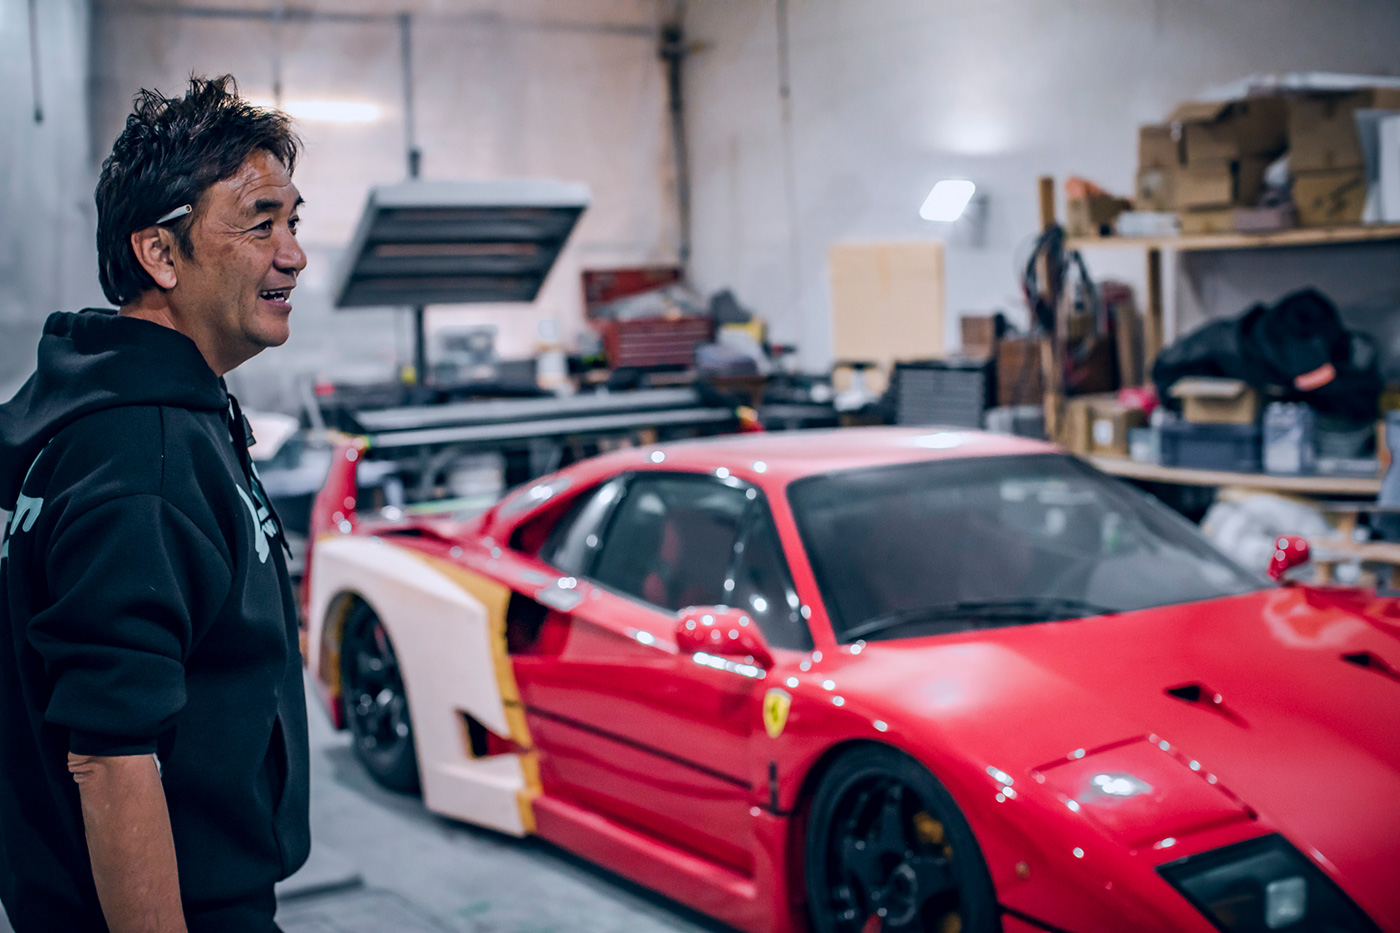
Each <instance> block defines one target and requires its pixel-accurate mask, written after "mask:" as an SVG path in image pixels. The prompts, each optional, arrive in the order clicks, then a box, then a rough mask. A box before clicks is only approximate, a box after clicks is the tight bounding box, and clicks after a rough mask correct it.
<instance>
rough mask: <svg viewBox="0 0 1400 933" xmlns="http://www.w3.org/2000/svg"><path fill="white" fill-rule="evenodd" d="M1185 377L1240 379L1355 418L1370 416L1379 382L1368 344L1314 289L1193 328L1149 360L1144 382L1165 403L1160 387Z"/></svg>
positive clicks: (1273, 394)
mask: <svg viewBox="0 0 1400 933" xmlns="http://www.w3.org/2000/svg"><path fill="white" fill-rule="evenodd" d="M1329 367H1330V369H1329ZM1185 376H1224V377H1226V378H1230V379H1241V380H1243V381H1245V382H1247V383H1249V384H1250V385H1252V386H1255V387H1256V388H1258V389H1260V390H1261V392H1263V393H1264V394H1265V396H1266V397H1267V398H1268V399H1269V400H1271V401H1301V402H1307V403H1308V404H1309V405H1311V406H1312V407H1313V408H1315V409H1317V411H1319V412H1321V413H1322V414H1326V415H1332V416H1334V417H1337V418H1341V419H1345V420H1347V421H1355V422H1362V421H1373V420H1375V418H1376V417H1377V411H1378V409H1379V404H1380V394H1381V387H1382V383H1381V375H1380V365H1379V353H1378V352H1377V351H1376V346H1375V343H1374V342H1373V341H1372V340H1371V338H1370V337H1368V336H1366V335H1364V334H1359V333H1353V332H1350V331H1348V330H1347V329H1346V327H1344V326H1343V325H1342V320H1341V317H1340V316H1339V315H1338V314H1337V309H1336V307H1335V306H1334V305H1333V304H1332V302H1330V301H1329V300H1327V298H1326V296H1324V295H1323V294H1321V293H1320V292H1318V291H1316V290H1315V289H1306V290H1304V291H1300V292H1294V293H1293V294H1291V295H1288V296H1286V297H1284V298H1283V299H1282V300H1280V301H1279V302H1278V304H1275V305H1262V304H1260V305H1255V306H1254V307H1252V308H1250V309H1249V310H1248V311H1246V312H1245V313H1244V314H1243V315H1241V316H1240V317H1238V318H1232V319H1230V320H1224V321H1212V322H1210V323H1209V324H1206V325H1204V326H1202V327H1199V328H1197V329H1196V330H1194V331H1192V332H1191V333H1189V334H1186V335H1185V336H1183V337H1181V338H1180V339H1178V340H1177V341H1176V342H1174V343H1173V344H1172V345H1171V346H1169V347H1167V348H1166V349H1165V350H1163V351H1162V352H1161V354H1159V355H1158V357H1157V360H1156V362H1155V363H1153V365H1152V381H1153V382H1154V383H1156V385H1157V393H1158V395H1160V396H1161V398H1162V399H1163V401H1164V402H1166V403H1168V404H1175V402H1174V400H1173V399H1171V395H1170V392H1169V391H1168V390H1170V389H1171V387H1172V385H1173V384H1174V383H1175V382H1176V381H1177V380H1178V379H1181V378H1183V377H1185Z"/></svg>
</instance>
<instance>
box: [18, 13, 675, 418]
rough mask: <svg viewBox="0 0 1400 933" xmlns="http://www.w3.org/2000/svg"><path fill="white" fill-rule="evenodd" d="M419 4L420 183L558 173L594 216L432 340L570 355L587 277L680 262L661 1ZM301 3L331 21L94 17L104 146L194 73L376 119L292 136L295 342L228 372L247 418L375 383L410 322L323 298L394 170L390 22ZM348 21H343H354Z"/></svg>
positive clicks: (405, 357)
mask: <svg viewBox="0 0 1400 933" xmlns="http://www.w3.org/2000/svg"><path fill="white" fill-rule="evenodd" d="M6 2H13V0H6ZM232 5H233V4H230V6H232ZM247 6H253V5H252V4H248V5H247ZM261 6H263V7H266V6H268V5H267V4H262V5H261ZM299 6H301V5H299ZM416 7H417V9H418V10H419V12H417V13H415V17H414V22H413V29H412V36H413V49H414V55H413V57H414V72H413V76H414V82H415V86H416V95H415V97H416V114H417V119H416V124H417V135H418V142H419V145H420V147H421V149H422V150H423V167H422V175H423V177H424V178H430V179H431V178H495V177H520V176H528V177H554V178H563V179H568V180H574V181H583V182H586V183H587V184H589V185H590V186H591V188H592V192H593V204H592V207H590V209H589V210H588V212H587V213H586V214H585V215H584V218H583V220H582V222H581V223H580V225H579V227H578V228H577V229H576V231H575V233H574V235H573V238H572V239H571V240H570V243H569V246H568V247H567V249H566V250H565V252H564V254H563V256H562V257H561V258H560V261H559V263H558V265H557V266H556V267H555V269H554V272H553V273H552V274H551V275H550V277H549V279H548V281H547V282H546V284H545V287H544V290H543V292H542V294H541V295H540V297H539V299H538V300H537V301H536V302H535V303H534V304H533V305H528V306H527V305H491V306H486V305H479V306H457V307H449V306H438V307H434V308H433V309H431V310H430V312H429V322H430V326H436V325H440V324H444V323H457V322H465V323H490V324H495V325H497V326H498V327H499V328H500V332H499V337H498V342H497V346H498V348H499V350H500V352H501V353H502V355H504V356H507V357H521V356H528V355H530V354H532V353H533V352H534V350H535V346H536V333H537V331H536V328H537V325H538V324H539V322H540V321H542V320H543V319H546V318H549V319H553V320H554V321H555V322H556V323H557V324H558V325H559V328H560V330H561V332H562V334H563V336H564V337H565V339H566V340H572V339H574V338H576V337H577V336H578V335H579V333H580V331H581V330H582V327H583V325H582V317H581V304H582V300H581V289H580V284H579V272H580V270H581V269H583V268H586V267H606V266H616V265H631V264H639V263H654V262H674V261H675V257H676V254H677V245H678V224H677V220H676V214H677V212H676V208H675V203H676V202H675V191H674V172H673V154H672V149H671V145H670V135H669V134H670V130H669V125H668V123H667V118H666V96H665V80H664V72H663V70H662V65H661V63H660V60H659V59H658V57H657V33H658V30H659V26H660V23H661V22H662V17H663V16H664V15H665V14H666V13H667V12H668V11H669V9H670V8H669V5H668V4H666V3H663V2H660V0H511V2H507V0H461V2H455V3H452V4H445V3H431V4H426V3H419V4H416ZM302 8H305V7H302ZM310 8H311V9H313V10H317V11H320V13H321V14H323V15H320V16H316V17H313V18H311V19H304V18H303V19H292V20H286V21H283V22H282V23H281V24H280V25H274V24H273V23H272V22H271V21H270V20H269V19H268V18H267V17H266V16H261V17H259V16H244V17H227V16H215V15H210V14H209V13H207V12H203V13H201V12H199V11H198V10H192V9H190V8H189V7H186V8H185V9H184V10H183V12H179V11H176V12H171V11H159V10H158V8H156V7H155V6H154V5H151V6H146V5H134V4H132V5H128V4H123V3H119V2H104V3H99V4H98V5H97V7H96V15H95V21H94V34H95V35H96V36H97V38H98V40H99V41H97V42H95V43H94V69H95V74H94V79H95V80H94V82H93V87H94V102H93V106H94V113H95V125H96V127H97V128H96V130H95V136H96V139H97V141H98V142H99V143H100V144H101V147H103V148H105V147H106V146H109V145H110V141H111V140H112V139H113V138H115V136H116V134H117V133H118V132H119V131H120V128H121V124H122V120H123V119H124V116H125V114H126V112H127V108H128V107H129V102H130V97H131V94H132V93H133V92H134V91H136V90H137V89H138V88H141V87H152V86H154V87H159V88H160V89H162V90H164V91H166V92H167V93H175V92H178V91H179V90H180V89H181V88H182V86H183V84H184V81H185V79H186V77H187V76H188V75H189V74H190V73H191V72H197V73H202V74H218V73H223V72H230V73H232V74H234V75H235V76H236V77H237V78H238V80H239V83H240V87H241V88H242V90H243V92H244V93H245V95H247V96H251V97H263V98H269V99H270V98H271V97H272V95H273V80H274V74H275V73H276V69H277V67H278V66H277V61H278V58H279V56H280V68H281V75H282V91H283V100H284V101H287V102H292V101H298V100H328V99H329V100H338V101H355V102H361V103H370V104H373V105H375V106H377V107H378V108H379V111H380V114H381V116H380V118H379V119H377V120H375V121H373V122H368V123H359V124H334V123H324V122H310V121H303V122H301V123H300V125H299V130H300V132H301V134H302V137H303V139H304V140H305V143H306V155H305V159H304V161H303V162H302V163H301V164H300V165H299V167H298V169H297V173H296V182H297V184H298V186H299V187H300V188H301V191H302V193H303V195H304V196H305V198H306V201H307V205H306V208H305V209H304V210H303V212H302V218H303V226H302V231H303V233H302V238H301V239H302V242H303V244H304V245H305V247H306V248H307V252H308V255H309V258H310V264H309V266H308V268H307V271H306V273H305V274H304V276H303V278H302V282H301V285H300V286H299V287H298V289H297V291H296V293H295V295H294V298H293V304H294V308H295V310H294V312H293V336H292V339H291V341H290V342H289V344H288V345H287V346H286V347H284V348H282V349H280V350H276V351H271V352H268V353H265V354H263V355H262V356H260V357H258V358H256V359H254V360H252V361H250V362H249V363H247V364H245V365H244V366H243V367H242V368H240V369H239V370H237V371H235V373H233V375H232V377H231V382H232V384H233V387H234V389H235V391H237V392H239V394H240V396H241V397H243V398H244V399H245V401H246V402H247V403H248V404H250V405H255V406H264V407H280V408H286V407H288V405H289V404H292V403H291V402H290V399H291V394H292V393H291V390H290V383H291V380H293V379H294V378H296V377H298V376H301V375H313V376H320V377H326V378H340V379H350V380H370V379H386V378H390V377H391V376H392V374H393V372H394V369H395V364H396V363H397V362H400V361H402V362H410V361H411V360H412V351H411V325H410V323H409V319H408V316H407V314H406V313H403V312H400V311H395V310H393V309H382V310H377V309H355V310H348V311H333V310H332V307H331V296H330V288H331V284H332V273H333V270H334V268H335V267H336V264H337V263H338V262H339V260H340V256H341V252H342V250H343V248H344V247H345V245H346V243H347V242H348V240H349V238H350V235H351V232H352V230H353V227H354V224H355V222H356V220H357V219H358V217H359V214H360V211H361V209H362V208H363V206H364V202H365V197H366V195H367V193H368V190H369V188H370V186H372V185H375V184H384V183H392V182H397V181H400V180H402V179H403V178H404V177H405V175H406V160H405V155H404V151H405V144H404V122H403V110H404V108H403V83H402V70H401V65H400V62H401V59H400V52H399V49H400V39H399V31H398V26H397V24H396V22H395V21H394V19H393V18H392V17H390V16H387V15H383V14H378V13H376V12H375V10H376V9H378V8H382V5H377V4H373V3H351V4H343V3H331V2H320V3H312V4H310ZM347 10H351V11H354V13H353V14H352V15H351V16H349V17H346V16H344V15H343V14H344V13H345V11H347Z"/></svg>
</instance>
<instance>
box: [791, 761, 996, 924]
mask: <svg viewBox="0 0 1400 933" xmlns="http://www.w3.org/2000/svg"><path fill="white" fill-rule="evenodd" d="M806 856H807V862H806V880H807V900H808V912H809V914H810V917H811V921H812V927H813V929H814V930H815V931H816V933H995V931H999V930H1000V929H1001V923H1000V920H999V916H998V910H997V905H996V895H995V893H994V891H993V889H992V882H991V878H990V876H989V875H988V874H987V866H986V863H985V862H984V861H983V860H982V854H981V851H980V850H979V849H978V847H977V840H976V838H975V837H974V836H973V835H972V829H971V828H970V827H969V826H968V825H967V821H966V820H965V819H964V818H963V816H962V813H961V812H960V811H959V810H958V806H957V803H956V802H955V801H954V800H953V797H952V795H951V794H949V793H948V791H947V789H945V788H944V787H943V785H942V784H940V783H939V782H938V779H937V778H935V777H934V776H933V775H932V774H930V773H929V772H928V771H927V770H926V769H925V768H924V767H923V766H921V765H920V764H919V763H918V762H916V761H914V760H913V759H911V758H909V757H908V756H906V755H904V754H902V753H900V752H897V751H895V750H894V749H892V748H888V747H883V746H876V745H870V746H864V747H861V748H859V749H855V750H852V751H850V752H848V753H846V754H845V755H844V756H842V757H841V758H839V759H837V761H836V762H835V763H834V764H833V765H832V766H831V769H830V770H829V771H828V772H827V773H826V775H825V776H824V777H823V779H822V782H821V784H820V785H819V786H818V788H817V792H816V794H815V795H814V796H813V798H812V806H811V810H810V811H809V817H808V821H807V848H806Z"/></svg>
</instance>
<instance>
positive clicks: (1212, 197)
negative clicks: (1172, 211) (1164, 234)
mask: <svg viewBox="0 0 1400 933" xmlns="http://www.w3.org/2000/svg"><path fill="white" fill-rule="evenodd" d="M1268 167H1269V163H1268V162H1267V161H1266V160H1264V159H1255V158H1247V159H1237V160H1234V161H1230V162H1200V163H1193V164H1191V165H1187V166H1186V167H1185V168H1182V169H1181V170H1180V171H1178V172H1177V174H1176V179H1175V182H1174V184H1175V197H1176V206H1177V208H1178V209H1180V210H1192V209H1195V208H1211V207H1233V206H1237V205H1238V206H1240V207H1249V206H1251V205H1253V204H1255V203H1256V202H1258V200H1259V195H1260V194H1262V193H1263V191H1264V170H1265V169H1267V168H1268Z"/></svg>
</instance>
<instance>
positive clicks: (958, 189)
mask: <svg viewBox="0 0 1400 933" xmlns="http://www.w3.org/2000/svg"><path fill="white" fill-rule="evenodd" d="M976 190H977V186H976V185H974V184H973V183H972V182H970V181H963V180H961V179H955V178H945V179H943V180H942V181H940V182H939V183H938V184H936V185H934V186H933V190H932V191H930V192H929V193H928V197H926V198H924V205H923V207H921V208H919V216H920V217H922V218H923V219H924V220H935V221H942V222H945V223H948V222H952V221H954V220H957V219H958V218H959V217H961V216H962V213H963V211H964V210H966V209H967V202H969V201H971V200H972V194H973V192H975V191H976Z"/></svg>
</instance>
